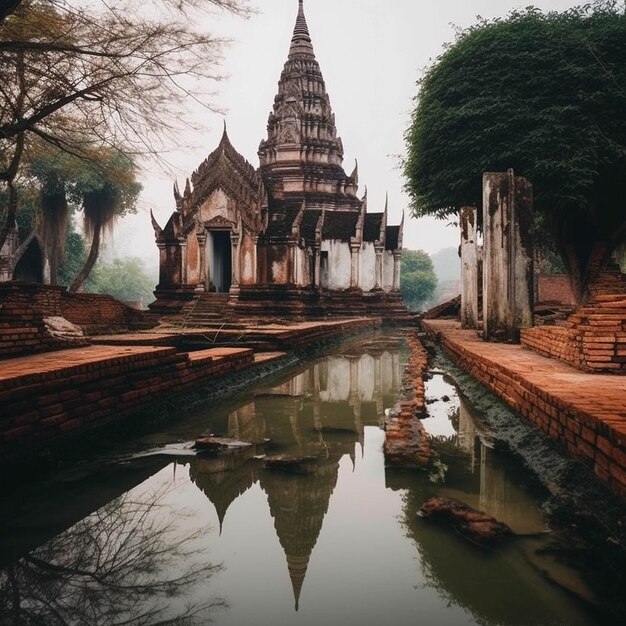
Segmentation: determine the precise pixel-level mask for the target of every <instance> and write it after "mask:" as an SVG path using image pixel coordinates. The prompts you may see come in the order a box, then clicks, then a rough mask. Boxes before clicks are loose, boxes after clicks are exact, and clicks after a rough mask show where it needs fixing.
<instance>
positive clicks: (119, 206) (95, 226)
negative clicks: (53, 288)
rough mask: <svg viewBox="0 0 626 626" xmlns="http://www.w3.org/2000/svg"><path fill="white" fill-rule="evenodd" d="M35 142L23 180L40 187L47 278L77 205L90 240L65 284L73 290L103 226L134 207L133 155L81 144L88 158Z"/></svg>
mask: <svg viewBox="0 0 626 626" xmlns="http://www.w3.org/2000/svg"><path fill="white" fill-rule="evenodd" d="M39 144H40V145H38V149H37V150H33V154H34V157H33V158H32V160H31V161H30V162H29V163H28V168H27V176H28V179H27V180H28V183H29V186H37V187H38V188H39V189H40V193H39V215H38V219H37V224H39V225H40V227H41V231H42V233H43V239H44V244H45V247H46V252H47V257H48V259H49V260H50V278H51V281H50V282H51V283H52V284H56V283H57V275H58V266H59V263H60V262H61V260H62V258H63V251H64V246H65V242H66V237H67V233H68V223H69V217H70V214H71V212H73V211H82V214H83V222H84V229H85V232H86V234H87V236H88V237H89V238H90V240H91V247H90V250H89V254H88V255H87V258H86V259H85V263H84V265H83V267H82V268H81V269H80V271H78V272H77V273H76V274H75V275H74V277H73V280H72V282H71V284H70V291H77V290H78V289H80V287H81V285H82V284H83V283H84V281H85V280H86V278H87V277H88V276H89V273H90V272H91V269H92V268H93V266H94V264H95V262H96V260H97V259H98V255H99V253H100V243H101V238H102V235H103V233H104V231H105V230H106V229H107V228H110V227H111V226H112V225H113V223H114V221H115V219H116V218H117V217H119V216H123V215H125V214H127V213H130V212H134V211H135V210H136V208H135V203H136V201H137V197H138V195H139V192H140V191H141V185H139V183H137V181H136V174H137V168H136V166H135V164H134V163H133V161H132V160H130V159H128V158H127V157H125V156H124V155H123V154H121V153H120V152H118V151H115V150H111V149H109V150H103V149H100V150H96V149H93V148H92V149H91V150H90V151H89V152H87V148H86V147H85V154H88V158H83V157H78V156H74V155H72V154H69V153H67V152H65V151H63V150H61V149H59V148H57V147H52V146H49V145H47V144H45V143H42V142H39Z"/></svg>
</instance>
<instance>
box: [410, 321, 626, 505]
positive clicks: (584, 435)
mask: <svg viewBox="0 0 626 626" xmlns="http://www.w3.org/2000/svg"><path fill="white" fill-rule="evenodd" d="M422 326H423V327H424V329H425V330H426V331H427V332H428V333H429V334H430V335H431V336H432V337H435V338H436V339H438V340H439V341H440V343H441V346H442V347H443V348H444V350H445V351H446V352H447V353H448V354H449V355H450V356H451V357H452V358H453V359H454V360H455V361H456V362H457V363H458V364H459V365H460V366H461V367H462V368H463V369H464V370H465V371H467V372H468V373H469V374H471V375H472V376H473V377H474V378H476V379H477V380H478V381H480V382H481V383H483V384H484V385H486V386H487V387H488V388H489V389H490V390H491V391H492V392H493V393H495V394H496V395H497V396H499V397H500V398H502V400H504V401H505V402H506V403H507V404H508V405H509V406H510V407H511V408H513V409H514V410H515V411H517V412H519V413H520V414H521V415H523V416H524V417H526V418H527V419H528V420H529V421H530V422H532V423H533V424H534V425H535V426H536V427H537V428H539V429H541V430H542V431H543V432H545V433H546V434H547V435H549V436H550V437H551V438H552V439H555V440H556V441H558V442H560V443H561V444H562V445H563V446H565V447H566V448H567V450H568V451H569V452H570V453H571V454H572V455H573V456H575V457H578V458H579V459H581V460H582V461H584V462H586V463H587V464H589V465H590V466H591V467H592V468H593V471H594V473H595V474H596V475H597V476H598V478H600V479H601V480H602V481H604V482H605V483H607V484H608V485H609V486H610V487H611V488H612V489H613V491H615V492H616V493H617V494H618V495H620V496H622V497H626V377H616V376H612V375H610V374H592V373H586V372H581V371H579V370H577V369H575V368H573V367H571V366H569V365H566V364H565V363H561V362H559V361H555V360H554V359H548V358H545V357H543V356H540V355H539V354H536V353H534V352H531V351H530V350H526V349H525V348H524V347H522V346H518V345H510V344H502V343H487V342H484V341H482V340H481V339H480V338H479V337H478V336H477V334H476V331H474V330H462V329H461V327H460V323H458V322H455V321H450V320H423V321H422Z"/></svg>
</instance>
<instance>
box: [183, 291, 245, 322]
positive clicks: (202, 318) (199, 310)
mask: <svg viewBox="0 0 626 626" xmlns="http://www.w3.org/2000/svg"><path fill="white" fill-rule="evenodd" d="M229 298H230V295H229V294H227V293H203V294H201V295H199V296H197V297H195V298H194V299H193V300H192V301H191V302H189V303H188V304H186V305H185V307H184V308H183V310H182V311H181V325H182V327H183V328H202V327H205V326H212V327H214V326H219V325H221V324H223V323H225V322H228V321H229V320H231V319H232V316H233V313H232V311H231V310H230V309H229V306H228V299H229Z"/></svg>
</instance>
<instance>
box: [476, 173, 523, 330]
mask: <svg viewBox="0 0 626 626" xmlns="http://www.w3.org/2000/svg"><path fill="white" fill-rule="evenodd" d="M532 204H533V198H532V185H531V184H530V183H529V182H528V181H527V180H526V179H525V178H522V177H520V176H515V174H514V172H513V170H509V171H508V172H506V173H501V172H486V173H485V174H483V237H484V244H483V330H484V333H483V338H484V339H485V340H487V341H490V340H494V339H504V340H506V341H514V342H516V341H519V333H520V329H522V328H528V327H530V326H532V323H533V246H532V239H531V231H530V229H531V223H532Z"/></svg>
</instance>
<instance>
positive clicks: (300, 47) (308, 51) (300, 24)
mask: <svg viewBox="0 0 626 626" xmlns="http://www.w3.org/2000/svg"><path fill="white" fill-rule="evenodd" d="M294 56H307V57H313V58H315V54H314V52H313V46H312V44H311V35H309V27H308V26H307V23H306V17H305V15H304V3H303V2H302V0H300V2H299V5H298V17H297V18H296V25H295V27H294V29H293V37H292V38H291V48H290V49H289V58H292V57H294Z"/></svg>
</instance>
